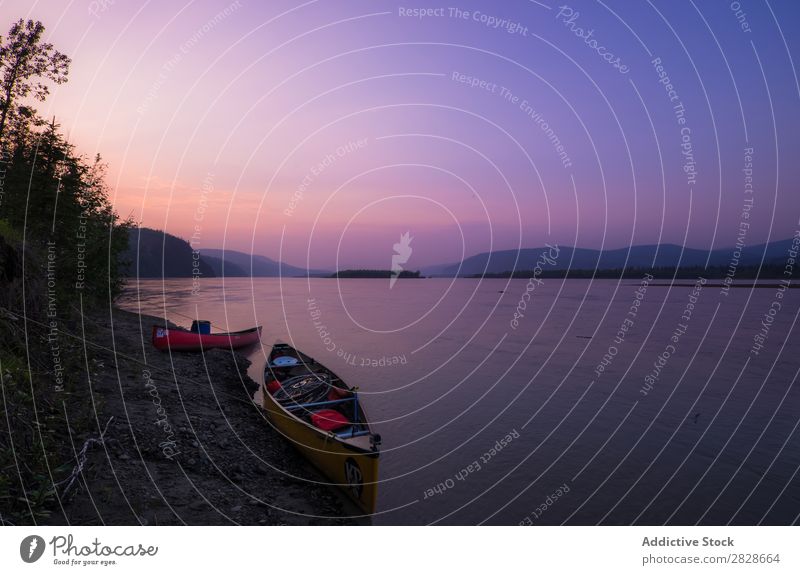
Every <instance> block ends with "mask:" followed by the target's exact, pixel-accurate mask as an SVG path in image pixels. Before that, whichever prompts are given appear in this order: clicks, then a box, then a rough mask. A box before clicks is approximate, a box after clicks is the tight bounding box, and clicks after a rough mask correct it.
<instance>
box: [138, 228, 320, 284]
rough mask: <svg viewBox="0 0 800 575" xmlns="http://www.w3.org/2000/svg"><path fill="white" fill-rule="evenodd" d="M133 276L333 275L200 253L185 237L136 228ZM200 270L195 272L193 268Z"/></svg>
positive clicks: (260, 259)
mask: <svg viewBox="0 0 800 575" xmlns="http://www.w3.org/2000/svg"><path fill="white" fill-rule="evenodd" d="M124 259H125V260H126V261H127V262H128V264H127V265H126V273H127V275H128V276H129V277H140V278H161V277H173V278H181V277H192V275H193V274H194V275H199V276H200V277H205V278H208V277H212V278H213V277H223V276H224V277H251V276H252V277H278V276H283V277H306V276H309V275H310V276H325V277H326V276H329V275H330V274H331V272H330V271H327V270H306V269H303V268H298V267H295V266H292V265H289V264H286V263H283V262H277V261H275V260H272V259H270V258H268V257H265V256H259V255H250V254H247V253H244V252H237V251H234V250H219V249H208V250H206V249H204V250H200V251H199V255H198V254H195V253H194V250H193V249H192V246H191V245H190V244H189V242H187V241H186V240H184V239H181V238H179V237H177V236H173V235H172V234H168V233H166V232H163V231H161V230H153V229H150V228H134V229H132V230H131V231H130V234H129V237H128V250H127V253H126V254H125V258H124ZM195 266H196V269H197V270H199V274H197V272H193V269H195Z"/></svg>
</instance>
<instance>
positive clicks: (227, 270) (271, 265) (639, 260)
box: [125, 228, 792, 278]
mask: <svg viewBox="0 0 800 575" xmlns="http://www.w3.org/2000/svg"><path fill="white" fill-rule="evenodd" d="M791 244H792V240H791V239H788V240H780V241H776V242H771V243H769V244H760V245H755V246H747V247H745V248H743V249H742V253H741V257H740V258H739V263H738V266H739V267H745V266H754V265H758V264H759V263H760V262H761V258H762V254H764V264H765V265H784V264H785V262H786V257H787V253H786V252H787V250H788V249H789V248H790V246H791ZM558 247H559V249H558V256H557V257H555V258H553V257H552V256H553V253H554V250H551V249H550V248H548V247H544V246H543V247H540V248H525V249H520V250H501V251H494V252H484V253H481V254H477V255H474V256H471V257H468V258H466V259H464V260H463V261H462V262H461V263H460V264H458V263H453V264H445V265H439V266H428V267H426V268H422V270H421V272H422V274H423V275H425V276H433V277H454V276H475V275H482V274H503V273H507V272H511V271H513V270H531V269H533V268H534V267H535V266H536V262H537V260H538V259H539V258H540V256H541V255H542V253H543V252H546V253H548V254H549V257H550V258H552V263H550V262H548V263H547V264H545V265H543V266H542V267H543V268H545V271H552V270H566V269H570V270H594V269H597V270H617V269H622V268H643V269H646V268H652V267H655V268H670V267H683V268H688V267H696V266H701V267H702V266H706V265H708V266H715V267H718V266H728V265H730V264H731V258H732V255H733V251H734V248H725V249H717V250H711V251H708V250H699V249H694V248H682V247H681V246H678V245H675V244H660V245H648V246H633V247H630V248H619V249H613V250H592V249H587V248H573V247H569V246H558ZM126 256H127V257H126V258H125V259H126V260H127V261H128V262H129V263H128V265H127V274H128V275H129V276H131V277H137V276H138V277H140V278H160V277H191V276H192V274H193V272H192V270H193V269H194V268H195V265H196V269H198V270H199V272H200V277H223V276H224V277H279V276H281V277H307V276H311V277H330V276H331V272H330V271H327V270H318V269H311V270H307V269H304V268H299V267H296V266H292V265H289V264H287V263H284V262H279V261H276V260H273V259H270V258H268V257H265V256H261V255H251V254H248V253H245V252H239V251H235V250H221V249H203V250H200V252H199V256H198V255H197V254H195V253H194V251H193V250H192V247H191V245H189V243H188V242H187V241H186V240H183V239H181V238H179V237H177V236H173V235H172V234H168V233H165V232H162V231H160V230H153V229H150V228H134V229H133V230H131V232H130V236H129V245H128V251H127V254H126Z"/></svg>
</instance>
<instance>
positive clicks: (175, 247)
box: [123, 228, 216, 278]
mask: <svg viewBox="0 0 800 575" xmlns="http://www.w3.org/2000/svg"><path fill="white" fill-rule="evenodd" d="M123 260H124V263H123V266H124V271H125V275H126V276H128V277H131V278H135V277H139V278H161V277H168V278H185V277H192V276H193V275H195V276H198V277H201V278H209V277H216V274H215V273H214V269H213V268H212V267H211V265H209V263H208V262H207V261H205V259H203V256H201V255H200V254H199V253H198V252H195V251H194V250H192V246H191V245H190V244H189V242H187V241H186V240H183V239H181V238H179V237H177V236H173V235H172V234H168V233H166V232H163V231H161V230H152V229H150V228H133V229H131V230H130V232H129V234H128V249H127V251H126V252H125V255H124V257H123ZM193 270H197V271H193Z"/></svg>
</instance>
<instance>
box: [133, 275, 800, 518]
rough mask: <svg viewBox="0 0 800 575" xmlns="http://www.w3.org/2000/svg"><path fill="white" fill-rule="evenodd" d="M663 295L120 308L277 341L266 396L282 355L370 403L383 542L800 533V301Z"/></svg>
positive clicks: (258, 296)
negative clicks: (654, 531) (291, 355)
mask: <svg viewBox="0 0 800 575" xmlns="http://www.w3.org/2000/svg"><path fill="white" fill-rule="evenodd" d="M656 283H660V282H657V281H655V280H654V281H652V282H650V285H648V286H646V288H643V287H642V286H640V282H639V281H637V280H623V281H612V280H601V281H588V280H587V281H583V280H557V279H545V280H542V283H541V284H538V283H536V284H529V283H528V282H526V280H510V281H509V280H471V279H457V280H450V279H424V280H413V279H412V280H399V281H398V282H397V283H396V284H395V285H394V286H393V287H391V288H390V285H389V281H388V280H382V279H364V280H339V281H337V280H332V279H312V280H306V279H277V278H276V279H272V278H259V279H249V278H236V279H225V280H223V279H204V280H202V281H201V282H200V284H199V290H198V292H197V293H195V294H193V293H192V285H191V279H173V280H167V281H164V282H162V281H161V280H146V281H145V280H142V281H140V282H139V283H138V285H137V284H132V285H131V286H129V288H128V290H127V292H126V295H125V297H124V299H123V302H122V305H123V307H125V308H127V309H131V310H135V311H141V312H144V313H147V314H152V315H157V316H161V317H164V316H165V315H166V317H167V318H169V319H170V320H171V321H173V322H175V323H176V324H179V325H183V326H188V325H189V324H190V323H191V319H189V318H190V317H200V318H202V319H209V320H211V321H212V322H213V323H214V324H215V325H216V326H218V327H219V329H229V330H238V329H243V328H247V327H250V326H253V325H255V324H260V325H263V326H264V336H263V342H262V346H263V349H256V350H254V351H253V356H252V357H251V359H252V360H253V362H254V366H253V368H252V369H251V375H252V376H253V378H254V379H256V381H260V380H261V378H262V370H263V365H264V353H266V352H268V351H269V347H270V346H271V345H272V343H273V342H274V341H275V340H278V339H280V340H284V341H287V342H289V343H292V344H293V345H294V346H295V347H297V348H299V349H301V350H303V351H305V352H306V353H308V354H309V355H312V356H313V357H315V358H316V359H317V360H318V361H321V362H322V363H324V364H326V365H327V366H328V367H329V368H331V369H332V370H334V371H335V372H337V373H338V374H339V375H340V376H341V377H342V378H343V379H344V380H345V381H346V382H348V383H349V384H350V385H356V386H358V387H359V389H360V391H361V393H362V397H363V403H364V406H365V408H366V410H367V413H368V415H369V417H370V419H371V420H372V422H373V424H374V427H375V429H376V431H377V432H379V433H380V434H381V435H382V437H383V449H382V456H381V480H382V484H381V487H380V495H379V513H378V515H377V516H376V517H375V518H374V523H377V524H428V523H443V524H476V523H486V524H514V525H516V524H519V523H521V522H522V523H526V524H534V525H539V524H541V525H553V524H562V523H569V524H592V525H593V524H597V523H603V524H631V523H638V524H659V525H660V524H664V523H670V524H695V523H701V524H727V523H732V524H757V523H763V524H789V523H795V522H797V521H798V514H800V477H798V473H797V472H798V469H799V468H800V433H798V432H797V428H798V422H800V410H799V409H798V406H799V405H800V385H798V381H797V376H798V370H800V353H798V352H799V351H800V345H798V341H800V340H798V337H797V325H796V322H797V317H798V312H799V311H800V290H794V289H792V290H786V291H785V292H784V291H780V290H779V289H778V288H777V287H768V288H761V289H749V288H740V289H731V290H730V291H729V292H727V294H725V293H723V292H722V291H721V289H720V288H719V287H714V286H712V285H711V284H712V283H713V284H717V283H718V282H712V281H710V280H709V282H708V283H707V284H706V285H705V286H704V287H702V289H701V290H698V289H697V288H695V287H694V286H693V284H694V282H693V281H682V282H681V283H685V284H688V285H686V286H680V287H675V286H673V287H663V286H657V285H654V284H656ZM770 283H773V284H776V285H777V282H770ZM698 291H699V293H697V292H698ZM637 293H638V296H637ZM637 297H638V299H637ZM521 302H522V303H521ZM635 302H638V305H637V303H635ZM523 306H524V308H525V309H522V308H523ZM515 313H516V314H517V316H516V318H515ZM187 316H188V317H187ZM757 336H758V337H759V339H758V340H755V339H754V338H756V337H757ZM759 346H760V347H759ZM756 352H757V354H756ZM265 426H266V424H265ZM246 453H247V452H246V450H245V449H244V448H243V449H242V454H243V457H245V454H246Z"/></svg>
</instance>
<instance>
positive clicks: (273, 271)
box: [200, 249, 331, 278]
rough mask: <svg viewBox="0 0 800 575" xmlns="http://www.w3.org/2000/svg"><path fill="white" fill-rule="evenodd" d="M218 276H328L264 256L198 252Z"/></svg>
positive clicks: (321, 271) (327, 273)
mask: <svg viewBox="0 0 800 575" xmlns="http://www.w3.org/2000/svg"><path fill="white" fill-rule="evenodd" d="M200 254H201V256H202V257H203V258H204V259H206V261H208V263H209V264H210V265H211V267H212V268H213V269H214V272H215V273H216V275H218V276H223V275H224V276H225V277H251V276H252V277H257V278H258V277H279V276H282V277H306V276H308V275H310V276H312V277H313V276H329V275H330V274H331V272H329V271H326V270H313V269H312V270H307V269H304V268H298V267H295V266H292V265H289V264H287V263H284V262H278V261H275V260H273V259H270V258H268V257H265V256H259V255H253V254H248V253H245V252H237V251H234V250H217V249H213V250H212V249H208V250H200Z"/></svg>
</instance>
